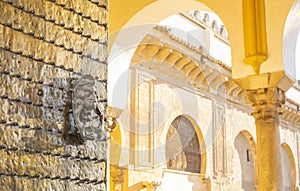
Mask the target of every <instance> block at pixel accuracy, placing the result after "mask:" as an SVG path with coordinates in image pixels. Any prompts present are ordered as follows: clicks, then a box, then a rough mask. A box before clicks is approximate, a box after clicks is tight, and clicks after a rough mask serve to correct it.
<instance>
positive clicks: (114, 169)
mask: <svg viewBox="0 0 300 191" xmlns="http://www.w3.org/2000/svg"><path fill="white" fill-rule="evenodd" d="M110 177H111V179H112V181H113V182H114V184H115V188H116V186H117V187H118V186H120V185H122V184H123V182H124V169H123V168H121V167H119V166H115V165H111V166H110Z"/></svg>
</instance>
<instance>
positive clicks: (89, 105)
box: [72, 75, 105, 142]
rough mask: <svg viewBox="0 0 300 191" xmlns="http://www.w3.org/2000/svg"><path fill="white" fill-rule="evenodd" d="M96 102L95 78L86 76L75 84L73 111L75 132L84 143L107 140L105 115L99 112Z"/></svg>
mask: <svg viewBox="0 0 300 191" xmlns="http://www.w3.org/2000/svg"><path fill="white" fill-rule="evenodd" d="M96 101H97V100H96V94H95V80H94V78H93V76H91V75H85V76H83V77H81V78H80V79H78V80H76V81H75V82H74V89H73V93H72V110H73V117H74V125H75V130H76V132H77V134H78V135H79V138H80V140H81V141H82V142H84V141H86V140H103V139H105V135H104V134H105V133H104V128H103V126H104V122H103V120H104V119H103V118H104V115H103V114H102V113H101V112H100V111H99V109H98V107H97V104H96Z"/></svg>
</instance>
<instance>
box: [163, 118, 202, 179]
mask: <svg viewBox="0 0 300 191" xmlns="http://www.w3.org/2000/svg"><path fill="white" fill-rule="evenodd" d="M200 153H201V151H200V145H199V139H198V136H197V134H196V131H195V129H194V127H193V125H192V123H191V122H190V121H189V120H188V119H187V118H186V117H184V116H179V117H177V118H176V119H175V120H174V121H173V122H172V124H171V126H170V128H169V130H168V133H167V139H166V162H167V168H168V169H173V170H180V171H186V172H193V173H200V168H201V154H200Z"/></svg>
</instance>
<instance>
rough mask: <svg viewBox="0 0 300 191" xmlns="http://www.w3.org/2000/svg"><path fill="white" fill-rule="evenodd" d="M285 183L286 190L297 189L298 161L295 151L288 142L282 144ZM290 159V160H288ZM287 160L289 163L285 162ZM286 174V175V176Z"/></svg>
mask: <svg viewBox="0 0 300 191" xmlns="http://www.w3.org/2000/svg"><path fill="white" fill-rule="evenodd" d="M281 147H282V148H281V149H282V162H283V164H282V168H283V169H282V171H283V185H284V189H285V190H295V186H296V163H295V158H294V155H293V151H292V150H291V148H290V146H289V145H288V144H287V143H282V144H281ZM286 160H288V161H286ZM285 162H287V163H288V164H285ZM284 175H285V176H284Z"/></svg>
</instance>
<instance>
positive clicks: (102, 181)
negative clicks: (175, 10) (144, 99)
mask: <svg viewBox="0 0 300 191" xmlns="http://www.w3.org/2000/svg"><path fill="white" fill-rule="evenodd" d="M0 10H1V14H0V81H1V83H0V123H1V124H0V190H3V191H12V190H14V191H15V190H20V191H21V190H22V191H24V190H43V191H44V190H68V191H72V190H89V191H90V190H106V141H102V142H96V141H87V142H85V143H84V144H75V143H73V142H72V140H69V141H66V138H67V137H66V136H65V133H64V132H66V131H67V129H68V123H69V118H68V116H69V111H70V105H71V92H72V89H71V87H72V86H71V82H72V80H73V79H76V78H79V77H80V76H82V75H84V74H91V75H93V76H94V77H95V79H96V87H97V94H98V102H99V105H100V107H101V108H100V109H101V110H102V111H105V108H106V92H107V91H106V83H107V80H106V79H107V24H106V23H107V1H106V0H0Z"/></svg>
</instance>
